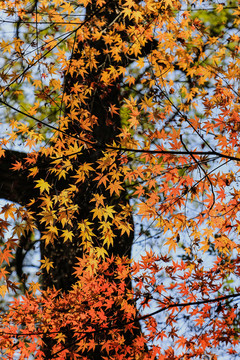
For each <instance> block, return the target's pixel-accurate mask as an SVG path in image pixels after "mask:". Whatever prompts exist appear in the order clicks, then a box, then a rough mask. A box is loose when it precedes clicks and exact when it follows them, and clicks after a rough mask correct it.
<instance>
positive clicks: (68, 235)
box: [61, 229, 73, 242]
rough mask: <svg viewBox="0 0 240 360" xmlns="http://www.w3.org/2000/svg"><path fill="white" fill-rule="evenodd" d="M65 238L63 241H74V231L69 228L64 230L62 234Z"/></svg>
mask: <svg viewBox="0 0 240 360" xmlns="http://www.w3.org/2000/svg"><path fill="white" fill-rule="evenodd" d="M61 236H62V237H63V238H64V239H63V241H64V242H66V241H67V240H70V241H72V237H73V232H72V231H69V230H68V229H66V230H63V231H62V235H61Z"/></svg>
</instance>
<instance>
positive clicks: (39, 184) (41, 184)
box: [35, 179, 51, 194]
mask: <svg viewBox="0 0 240 360" xmlns="http://www.w3.org/2000/svg"><path fill="white" fill-rule="evenodd" d="M36 183H37V185H36V186H35V187H36V188H40V194H42V193H43V192H44V191H46V192H47V193H49V190H50V189H51V185H49V184H48V183H47V182H46V181H44V180H43V179H40V180H36Z"/></svg>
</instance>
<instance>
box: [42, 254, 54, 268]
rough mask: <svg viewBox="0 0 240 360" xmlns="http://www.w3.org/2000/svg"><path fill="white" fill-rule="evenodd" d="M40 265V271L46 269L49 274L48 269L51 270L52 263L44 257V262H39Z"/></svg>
mask: <svg viewBox="0 0 240 360" xmlns="http://www.w3.org/2000/svg"><path fill="white" fill-rule="evenodd" d="M40 261H41V263H42V265H41V267H40V269H44V268H46V270H47V272H49V270H50V268H53V262H52V261H50V260H49V259H48V258H47V257H46V256H44V260H40Z"/></svg>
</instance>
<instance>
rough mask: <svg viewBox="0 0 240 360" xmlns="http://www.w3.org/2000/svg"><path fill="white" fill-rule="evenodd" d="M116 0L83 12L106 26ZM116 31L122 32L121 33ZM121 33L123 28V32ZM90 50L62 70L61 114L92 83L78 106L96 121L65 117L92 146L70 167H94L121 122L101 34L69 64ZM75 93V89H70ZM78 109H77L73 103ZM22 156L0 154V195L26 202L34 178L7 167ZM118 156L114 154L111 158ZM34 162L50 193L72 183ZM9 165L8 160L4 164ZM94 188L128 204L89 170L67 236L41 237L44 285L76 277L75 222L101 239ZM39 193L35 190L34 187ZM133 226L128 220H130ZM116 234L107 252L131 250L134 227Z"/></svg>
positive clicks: (66, 284) (33, 194)
mask: <svg viewBox="0 0 240 360" xmlns="http://www.w3.org/2000/svg"><path fill="white" fill-rule="evenodd" d="M118 5H119V1H114V0H113V1H110V2H109V3H108V5H107V6H106V7H105V10H101V11H99V12H98V11H96V7H95V6H94V5H89V7H87V11H86V17H90V16H91V14H93V13H94V14H95V16H96V18H97V17H99V18H101V19H105V21H106V25H105V27H108V26H109V24H111V23H112V22H113V21H114V19H116V18H117V16H118V14H119V9H118ZM120 35H121V34H120ZM122 36H126V34H124V33H123V34H122ZM87 48H88V49H91V50H92V51H93V50H94V51H95V52H96V53H97V54H98V55H97V56H96V60H97V62H98V63H97V68H94V67H93V69H92V70H91V71H90V70H89V72H88V74H86V75H84V77H82V76H81V75H80V74H79V72H78V66H76V67H75V69H74V71H68V72H67V73H66V75H65V85H64V86H65V88H64V92H65V96H66V97H68V98H69V103H68V104H67V105H66V110H65V117H68V118H69V119H71V111H73V110H74V109H73V108H72V106H71V97H72V89H73V87H74V85H75V84H76V83H78V84H81V85H82V86H90V84H91V86H92V87H94V91H93V93H92V96H91V97H89V98H87V99H86V100H85V103H84V104H82V110H86V111H87V112H88V113H89V115H90V116H92V117H93V118H95V119H97V123H96V124H95V125H94V126H93V129H92V132H90V133H88V132H87V131H86V130H84V128H82V127H81V123H80V122H79V121H75V120H74V121H73V120H71V121H70V120H69V126H68V129H67V135H68V136H69V135H72V136H76V137H77V136H78V135H79V134H85V135H86V136H89V137H88V138H89V140H90V141H92V142H93V146H92V148H91V147H90V148H88V149H87V148H85V149H84V150H82V153H81V155H79V156H78V157H77V160H74V169H73V171H72V173H74V171H76V170H77V169H78V167H79V166H80V165H81V164H84V163H85V162H87V163H91V166H92V167H93V168H94V169H96V168H97V166H98V160H99V158H101V157H102V154H103V153H102V150H100V148H102V149H104V147H105V146H106V145H110V144H112V142H113V141H115V142H117V141H118V137H117V136H118V135H119V129H120V127H121V119H120V116H119V114H116V113H114V114H110V105H115V106H116V107H117V108H120V106H121V104H120V84H121V79H120V78H119V79H117V80H115V81H114V82H112V83H111V84H110V85H108V86H106V85H105V84H104V83H101V82H100V72H101V71H102V70H104V69H106V68H108V67H109V66H115V65H116V64H115V63H114V62H113V61H112V60H111V59H110V57H109V54H108V52H107V49H106V45H105V43H104V42H103V40H101V39H100V40H95V41H93V40H91V39H90V40H89V41H88V42H87V43H82V42H80V43H79V44H78V46H77V47H76V49H75V52H74V53H73V56H72V59H71V62H70V66H71V67H72V69H73V68H74V66H75V65H74V64H75V63H77V61H78V60H79V59H80V58H81V56H82V53H83V52H84V51H87V50H86V49H87ZM126 63H127V62H126V59H124V58H123V59H122V63H120V62H118V63H117V66H126ZM75 95H76V94H75ZM78 110H79V109H78ZM94 143H95V144H97V145H98V148H94ZM23 158H24V154H23V153H19V152H14V151H7V152H6V157H5V158H1V159H0V174H1V175H0V181H1V188H0V197H2V198H4V199H8V200H11V201H14V202H17V203H20V204H21V205H24V206H27V204H28V203H29V201H30V199H32V198H35V199H36V200H37V193H38V191H37V190H36V189H35V188H34V186H35V183H33V181H32V180H31V179H30V178H28V176H27V175H28V174H27V172H26V173H25V172H24V171H23V172H16V171H14V172H13V171H12V170H11V169H10V167H11V163H12V162H15V161H16V160H19V159H20V160H22V159H23ZM116 161H118V160H116ZM38 164H40V172H39V174H38V178H43V179H47V181H48V183H50V185H52V189H54V192H55V193H60V192H61V191H62V190H63V189H66V188H68V187H69V185H70V184H71V183H74V179H73V178H72V176H71V175H72V173H71V174H68V175H69V176H67V177H66V179H61V180H59V181H58V180H57V179H56V177H54V176H53V175H52V174H50V173H49V172H48V167H49V161H48V159H47V158H45V159H38ZM9 165H10V166H9ZM93 193H98V194H99V195H104V197H105V205H109V206H113V207H114V209H115V211H116V212H117V211H118V210H119V209H120V206H121V205H127V203H128V200H127V197H126V191H125V190H124V191H122V192H121V194H120V196H119V197H117V196H110V194H109V191H106V189H105V187H104V186H99V187H97V186H96V181H94V176H90V177H89V178H88V179H87V180H86V181H85V182H83V183H80V185H79V188H78V192H77V193H76V195H75V197H74V203H75V204H77V205H78V208H79V211H78V215H77V216H76V217H75V218H73V219H70V220H71V221H72V226H71V230H72V231H73V233H74V236H73V239H72V241H71V242H70V241H66V242H64V241H63V238H61V237H60V236H59V237H58V238H57V240H56V241H54V243H53V244H52V243H49V244H48V245H47V246H45V244H44V242H42V243H41V256H42V258H44V257H47V258H48V259H49V260H50V261H51V262H52V263H53V268H51V269H50V271H49V272H47V271H45V270H43V275H42V285H43V288H45V289H46V288H52V287H53V286H54V287H55V288H56V289H59V290H61V291H62V292H64V291H65V292H66V291H69V290H70V289H71V287H72V285H73V284H74V282H75V277H74V275H73V271H74V265H75V263H76V257H81V255H82V251H83V250H82V246H81V237H80V231H79V229H78V224H79V223H81V221H83V220H85V219H88V220H90V221H91V222H92V223H93V224H94V225H93V226H94V229H93V230H94V233H95V235H96V236H95V237H94V239H95V240H94V241H96V245H98V246H99V245H101V242H102V240H100V239H101V236H100V233H99V222H98V221H97V220H96V219H93V218H92V212H91V210H92V209H93V206H94V205H92V203H91V202H90V199H91V198H92V195H93ZM38 194H39V193H38ZM30 210H31V211H33V212H34V213H35V214H36V222H37V226H38V228H39V230H40V232H41V233H44V232H46V229H45V228H44V226H43V224H42V222H41V221H40V217H39V215H38V214H39V212H40V211H41V207H40V202H39V200H37V201H36V203H35V204H34V205H32V206H31V207H30ZM129 222H131V223H132V219H131V217H129ZM132 227H133V226H132ZM114 235H115V238H114V244H113V246H112V247H110V249H109V252H110V254H113V255H115V256H117V255H119V256H128V257H130V255H131V246H132V241H133V235H134V234H133V230H132V231H131V232H130V234H129V235H127V234H126V233H125V234H124V235H121V234H120V231H119V230H118V229H117V228H116V229H115V233H114ZM137 333H139V330H136V334H137ZM71 337H72V335H71V333H69V339H68V340H67V341H66V343H68V342H69V343H71ZM132 337H133V336H132V335H131V336H129V337H128V339H126V341H127V343H129V341H130V342H131V339H132ZM45 344H46V346H45V347H44V348H43V350H44V352H45V356H46V358H47V359H50V358H51V348H52V339H48V338H47V337H46V338H45ZM89 356H90V358H91V359H94V360H95V359H100V358H101V357H100V355H99V353H98V352H97V351H96V352H93V353H92V354H91V355H90V354H89Z"/></svg>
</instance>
